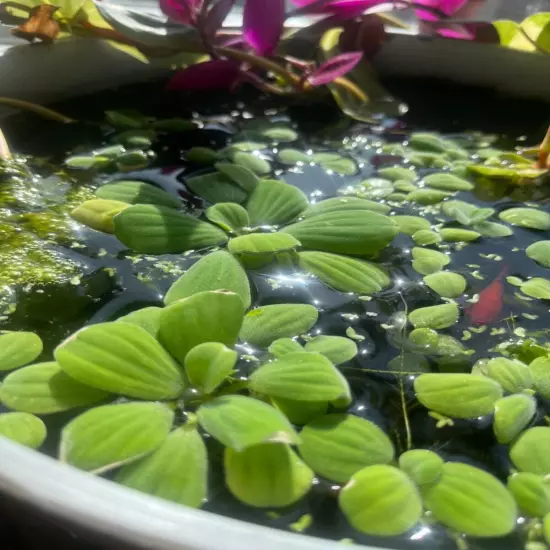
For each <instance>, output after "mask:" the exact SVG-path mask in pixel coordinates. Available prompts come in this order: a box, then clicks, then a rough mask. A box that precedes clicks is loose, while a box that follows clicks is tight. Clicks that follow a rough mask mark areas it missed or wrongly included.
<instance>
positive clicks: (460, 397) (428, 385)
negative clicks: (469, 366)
mask: <svg viewBox="0 0 550 550" xmlns="http://www.w3.org/2000/svg"><path fill="white" fill-rule="evenodd" d="M414 389H415V391H416V397H417V399H418V400H419V401H420V403H422V405H424V406H425V407H426V408H427V409H430V410H432V411H435V412H438V413H440V414H444V415H446V416H451V417H454V418H474V417H476V416H483V415H486V414H490V413H492V412H493V408H494V405H495V403H496V402H497V401H498V400H499V399H500V398H501V397H502V388H501V387H500V385H499V384H498V383H497V382H495V381H494V380H491V379H490V378H487V377H486V376H481V375H475V374H454V373H451V374H446V373H445V374H431V373H429V374H421V375H420V376H419V377H418V378H417V379H416V380H415V381H414Z"/></svg>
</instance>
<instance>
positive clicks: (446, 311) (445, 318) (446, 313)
mask: <svg viewBox="0 0 550 550" xmlns="http://www.w3.org/2000/svg"><path fill="white" fill-rule="evenodd" d="M458 314H459V312H458V306H457V305H456V304H442V305H440V306H430V307H421V308H418V309H415V310H414V311H411V313H409V321H410V323H411V324H412V325H413V326H414V328H433V329H436V330H437V329H441V328H449V327H451V326H453V325H454V324H455V323H456V322H457V320H458Z"/></svg>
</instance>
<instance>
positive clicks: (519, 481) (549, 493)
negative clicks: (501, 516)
mask: <svg viewBox="0 0 550 550" xmlns="http://www.w3.org/2000/svg"><path fill="white" fill-rule="evenodd" d="M508 490H509V491H510V492H511V493H512V495H513V496H514V499H515V500H516V502H517V504H518V506H519V508H520V510H521V511H522V512H523V513H524V514H526V515H528V516H532V517H539V518H540V517H543V516H544V515H546V514H548V513H550V486H549V485H548V483H547V482H546V481H545V480H544V478H543V477H542V476H538V475H536V474H530V473H527V472H520V473H517V474H514V475H512V476H510V477H509V478H508Z"/></svg>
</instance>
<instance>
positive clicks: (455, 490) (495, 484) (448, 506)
mask: <svg viewBox="0 0 550 550" xmlns="http://www.w3.org/2000/svg"><path fill="white" fill-rule="evenodd" d="M423 497H424V505H425V506H426V508H427V509H428V510H430V511H431V512H432V514H433V516H434V518H435V519H437V520H438V521H439V522H441V523H442V524H443V525H445V526H446V527H450V528H451V529H453V530H455V531H457V532H458V533H464V534H466V535H470V536H473V537H502V536H504V535H507V534H508V533H510V532H511V531H513V530H514V528H515V527H516V520H517V511H516V503H515V502H514V499H513V498H512V495H511V494H510V493H509V492H508V491H507V490H506V487H505V486H504V485H503V484H502V483H501V482H500V481H499V480H498V479H497V478H496V477H494V476H492V475H491V474H488V473H487V472H484V471H483V470H480V469H479V468H475V467H473V466H469V465H468V464H461V463H458V462H447V463H445V464H444V465H443V472H442V475H441V479H440V480H439V482H438V483H436V484H435V485H434V486H433V487H431V488H430V489H428V490H427V491H425V492H424V494H423Z"/></svg>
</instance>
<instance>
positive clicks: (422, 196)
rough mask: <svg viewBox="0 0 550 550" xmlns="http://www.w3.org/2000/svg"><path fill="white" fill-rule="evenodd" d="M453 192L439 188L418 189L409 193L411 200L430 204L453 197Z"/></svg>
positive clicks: (408, 196) (409, 199) (408, 198)
mask: <svg viewBox="0 0 550 550" xmlns="http://www.w3.org/2000/svg"><path fill="white" fill-rule="evenodd" d="M452 196H453V194H452V193H447V192H445V191H438V190H437V189H417V190H416V191H412V192H411V193H409V194H408V195H407V200H408V201H409V202H416V203H418V204H423V205H429V204H438V203H440V202H441V201H443V200H445V199H447V198H449V197H452Z"/></svg>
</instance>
